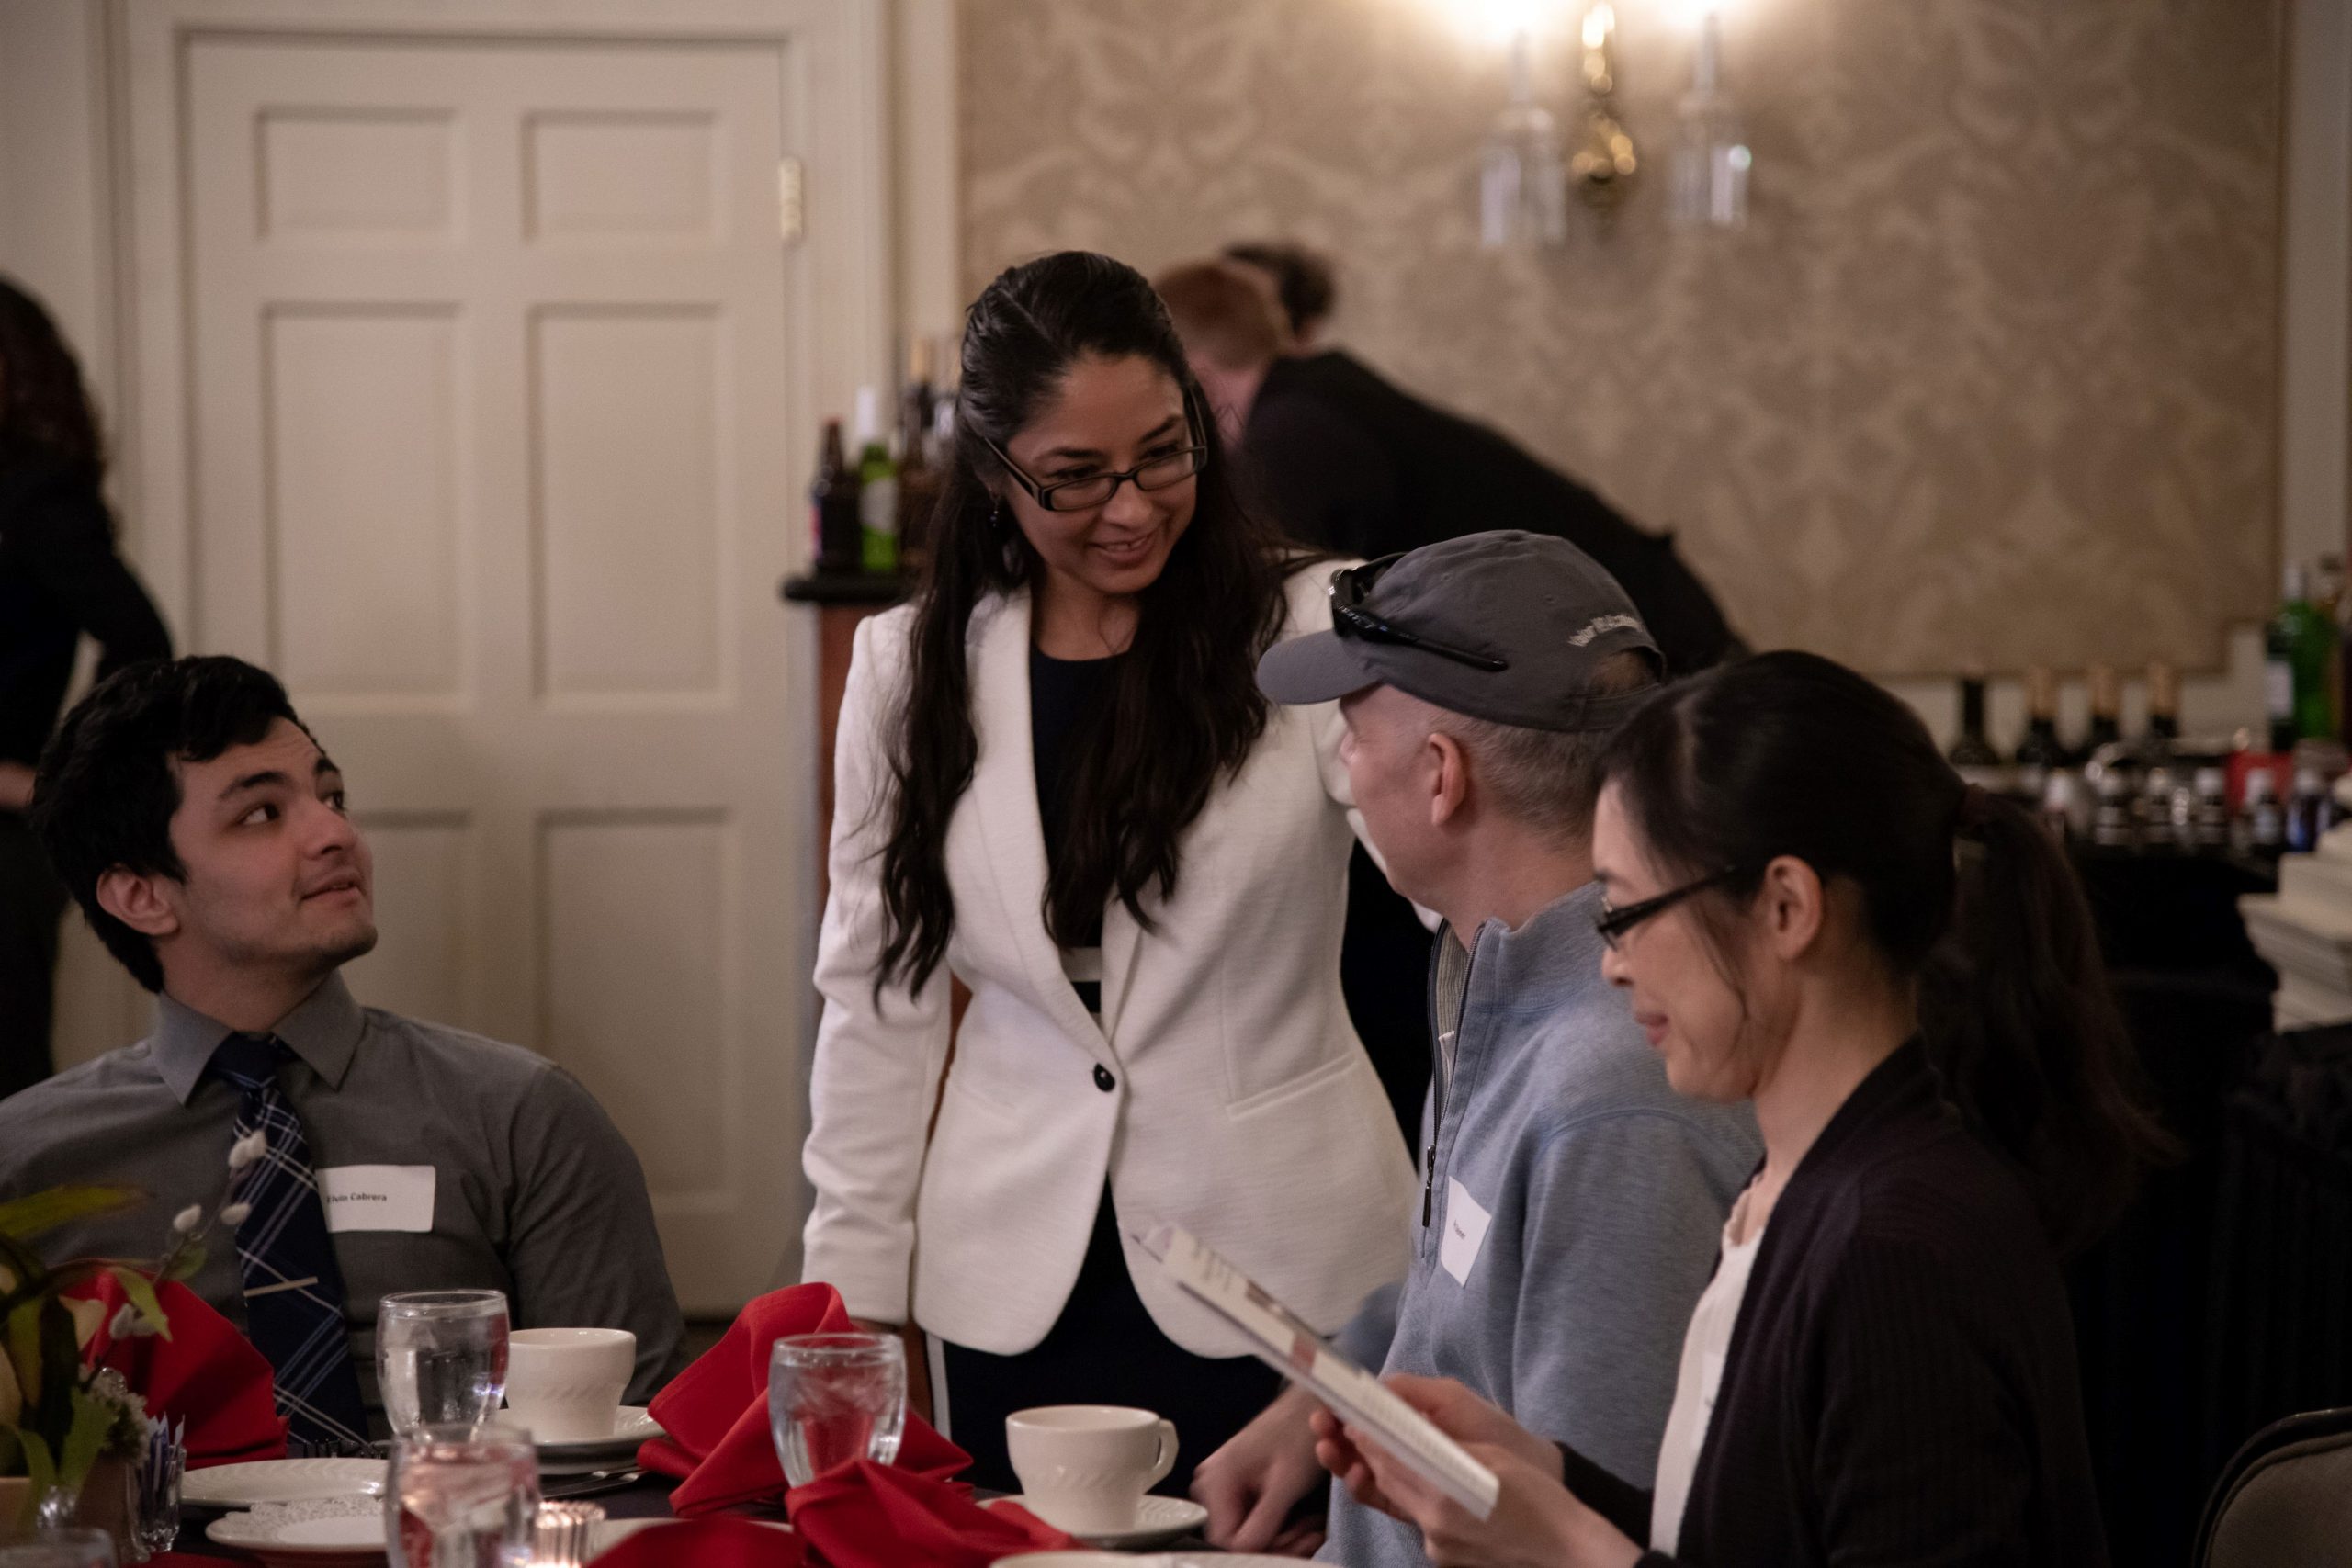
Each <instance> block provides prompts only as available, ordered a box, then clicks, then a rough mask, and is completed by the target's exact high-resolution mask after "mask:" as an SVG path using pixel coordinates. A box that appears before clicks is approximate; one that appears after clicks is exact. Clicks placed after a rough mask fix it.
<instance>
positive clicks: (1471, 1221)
mask: <svg viewBox="0 0 2352 1568" xmlns="http://www.w3.org/2000/svg"><path fill="white" fill-rule="evenodd" d="M1494 1219H1495V1216H1494V1215H1492V1214H1490V1213H1487V1211H1486V1210H1484V1209H1482V1208H1480V1207H1479V1206H1478V1201H1477V1200H1476V1198H1473V1197H1471V1196H1470V1190H1469V1189H1468V1188H1466V1187H1464V1186H1463V1185H1462V1183H1461V1182H1459V1181H1457V1180H1455V1179H1453V1177H1450V1176H1449V1177H1447V1178H1446V1179H1445V1239H1444V1240H1443V1241H1441V1242H1439V1243H1438V1246H1437V1260H1438V1261H1439V1262H1440V1263H1442V1264H1443V1265H1444V1266H1445V1271H1446V1272H1447V1273H1449V1274H1451V1275H1453V1281H1454V1283H1455V1284H1457V1285H1466V1284H1468V1283H1469V1282H1470V1265H1472V1264H1473V1263H1476V1262H1477V1261H1478V1249H1479V1248H1480V1247H1484V1246H1486V1245H1487V1226H1488V1225H1490V1224H1493V1223H1494Z"/></svg>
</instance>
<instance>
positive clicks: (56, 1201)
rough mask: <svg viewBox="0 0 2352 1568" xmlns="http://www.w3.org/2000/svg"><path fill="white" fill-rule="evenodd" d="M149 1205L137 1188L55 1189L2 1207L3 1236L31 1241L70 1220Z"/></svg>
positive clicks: (0, 1225)
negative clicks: (142, 1204)
mask: <svg viewBox="0 0 2352 1568" xmlns="http://www.w3.org/2000/svg"><path fill="white" fill-rule="evenodd" d="M145 1201H147V1194H146V1193H144V1192H142V1191H141V1190H139V1189H138V1188H136V1187H123V1186H119V1185H111V1184H109V1185H100V1184H97V1183H85V1184H81V1185H77V1186H67V1187H52V1188H51V1189H50V1190H48V1191H46V1192H36V1193H34V1194H32V1195H31V1196H30V1197H28V1198H16V1199H12V1200H10V1201H7V1202H6V1203H0V1235H7V1236H14V1237H16V1238H17V1240H19V1241H27V1240H30V1239H31V1238H32V1237H34V1236H37V1235H40V1233H41V1232H43V1231H45V1230H52V1229H54V1228H55V1227H57V1226H59V1225H62V1224H65V1223H66V1222H67V1221H68V1220H86V1219H91V1218H93V1217H95V1216H96V1215H99V1214H116V1213H121V1212H122V1211H123V1210H125V1209H134V1208H137V1207H138V1206H139V1205H140V1204H141V1203H144V1202H145Z"/></svg>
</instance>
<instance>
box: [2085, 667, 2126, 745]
mask: <svg viewBox="0 0 2352 1568" xmlns="http://www.w3.org/2000/svg"><path fill="white" fill-rule="evenodd" d="M2089 676H2090V688H2091V728H2090V733H2089V734H2088V735H2087V736H2086V737H2084V739H2083V760H2084V761H2090V759H2091V758H2092V757H2093V756H2095V755H2097V754H2098V749H2099V748H2100V747H2102V746H2108V745H2112V744H2113V743H2114V742H2116V741H2118V740H2120V739H2123V687H2122V683H2121V682H2119V681H2117V680H2116V678H2115V666H2114V665H2112V664H2094V665H2092V666H2091V667H2090V671H2089Z"/></svg>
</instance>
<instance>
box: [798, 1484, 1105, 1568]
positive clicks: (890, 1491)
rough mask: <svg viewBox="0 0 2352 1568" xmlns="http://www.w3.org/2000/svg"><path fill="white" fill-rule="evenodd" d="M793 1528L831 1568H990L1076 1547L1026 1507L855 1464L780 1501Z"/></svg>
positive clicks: (799, 1487) (1073, 1542) (962, 1488)
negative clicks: (1026, 1554) (1015, 1556)
mask: <svg viewBox="0 0 2352 1568" xmlns="http://www.w3.org/2000/svg"><path fill="white" fill-rule="evenodd" d="M785 1502H786V1506H787V1507H789V1508H790V1509H791V1510H792V1528H793V1529H796V1530H797V1531H799V1532H800V1534H801V1535H802V1536H804V1537H805V1538H807V1540H808V1542H809V1550H810V1551H813V1552H815V1553H816V1554H817V1555H818V1556H819V1557H820V1558H821V1559H823V1560H824V1562H826V1563H827V1564H829V1568H987V1564H989V1563H990V1562H995V1561H996V1560H997V1559H998V1558H1000V1557H1008V1556H1011V1555H1012V1553H1014V1552H1018V1551H1068V1550H1069V1549H1072V1548H1074V1547H1076V1546H1077V1545H1078V1544H1079V1543H1078V1542H1077V1541H1075V1540H1071V1539H1070V1538H1069V1536H1066V1535H1064V1534H1063V1533H1062V1532H1061V1531H1059V1530H1057V1529H1054V1527H1053V1526H1051V1525H1049V1524H1046V1522H1045V1521H1044V1520H1042V1519H1040V1518H1038V1517H1036V1516H1035V1514H1032V1513H1030V1512H1029V1511H1028V1510H1026V1509H1025V1508H1022V1507H1019V1506H1015V1505H1013V1504H1011V1503H999V1504H997V1505H996V1506H994V1507H991V1508H983V1507H981V1506H979V1505H978V1503H975V1502H973V1501H972V1499H971V1497H970V1495H969V1489H968V1488H966V1487H962V1486H955V1485H951V1484H949V1483H945V1482H941V1481H935V1480H933V1479H931V1478H930V1477H928V1476H922V1475H916V1474H912V1473H910V1472H907V1471H903V1470H894V1469H892V1468H890V1467H889V1466H888V1465H882V1464H875V1463H873V1462H872V1461H867V1460H859V1461H856V1462H855V1463H854V1464H844V1465H841V1466H838V1467H836V1468H835V1469H832V1470H829V1471H827V1472H825V1473H824V1474H822V1475H820V1476H819V1477H817V1479H816V1480H814V1481H812V1482H810V1483H809V1484H808V1485H806V1486H796V1487H794V1488H793V1490H792V1495H791V1496H790V1497H788V1498H786V1500H785Z"/></svg>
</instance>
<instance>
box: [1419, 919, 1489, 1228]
mask: <svg viewBox="0 0 2352 1568" xmlns="http://www.w3.org/2000/svg"><path fill="white" fill-rule="evenodd" d="M1452 934H1453V928H1452V927H1450V926H1441V927H1439V928H1438V933H1437V936H1436V938H1435V940H1433V941H1432V942H1430V983H1429V1002H1428V1007H1429V1014H1430V1143H1429V1151H1428V1152H1427V1153H1426V1154H1424V1155H1423V1156H1421V1228H1422V1229H1423V1230H1427V1229H1429V1228H1430V1216H1431V1214H1432V1213H1434V1212H1435V1209H1436V1202H1437V1145H1438V1138H1439V1136H1440V1134H1442V1132H1443V1130H1444V1127H1445V1079H1446V1072H1445V1045H1444V1043H1443V1041H1442V1039H1441V1037H1440V1034H1439V1031H1438V1027H1437V986H1438V975H1439V971H1440V969H1441V968H1442V959H1443V957H1444V954H1445V944H1446V942H1447V941H1448V940H1449V938H1451V937H1452ZM1456 940H1458V939H1456ZM1476 959H1477V954H1476V953H1471V952H1469V951H1468V950H1467V949H1465V950H1464V959H1463V964H1462V999H1463V1001H1464V1003H1465V1004H1467V1002H1468V1001H1469V999H1470V965H1471V964H1473V963H1475V962H1476ZM1453 1029H1454V1034H1455V1045H1456V1049H1457V1050H1458V1049H1459V1046H1460V1035H1461V1032H1462V1021H1461V1020H1460V1019H1456V1020H1454V1024H1453Z"/></svg>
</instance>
